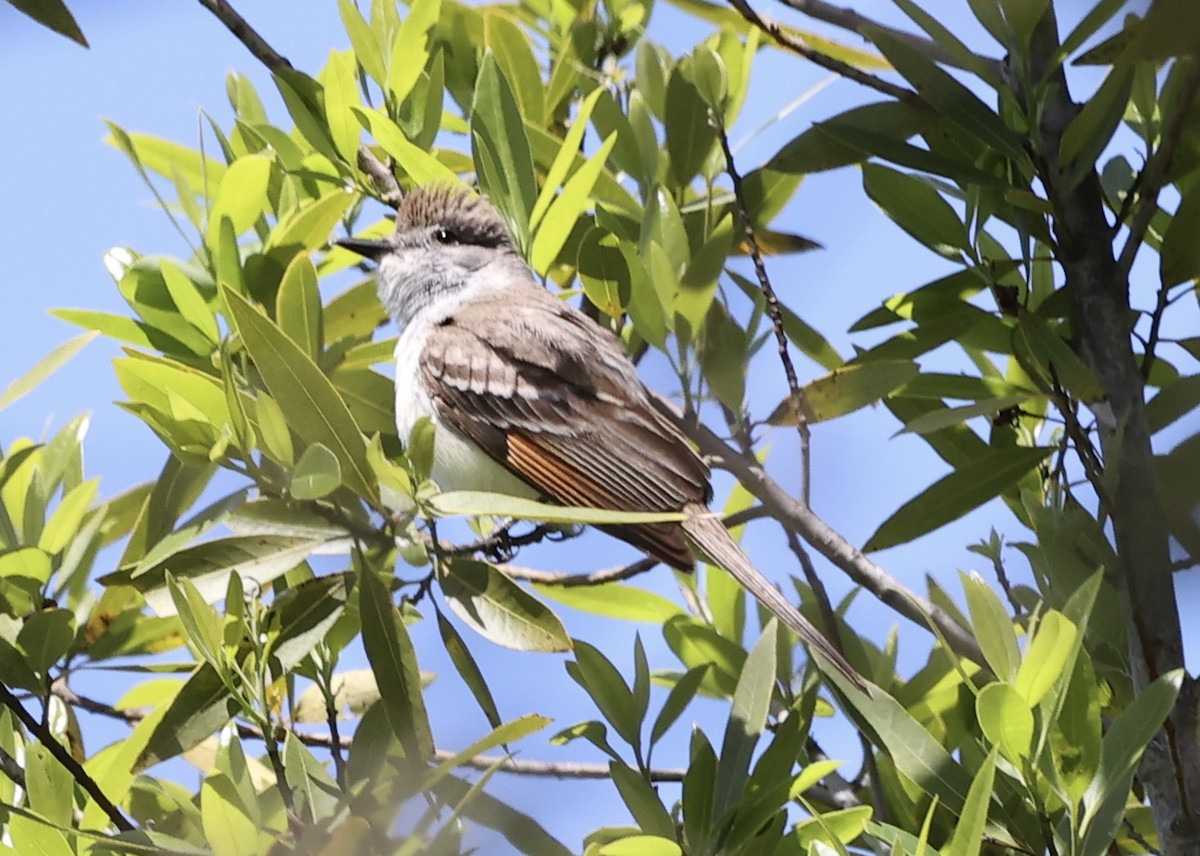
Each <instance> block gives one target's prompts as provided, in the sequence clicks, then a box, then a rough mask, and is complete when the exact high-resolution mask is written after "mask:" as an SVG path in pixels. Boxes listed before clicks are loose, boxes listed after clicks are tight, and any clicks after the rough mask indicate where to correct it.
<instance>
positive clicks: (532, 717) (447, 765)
mask: <svg viewBox="0 0 1200 856" xmlns="http://www.w3.org/2000/svg"><path fill="white" fill-rule="evenodd" d="M553 721H554V720H552V719H550V718H549V717H546V716H538V715H537V714H527V715H526V716H522V717H520V718H519V719H514V720H512V721H511V722H506V723H504V724H503V725H498V726H496V727H495V728H493V729H492V731H491V733H489V734H488V735H487V736H486V737H484V738H482V739H480V740H476V741H475V742H474V743H472V744H471V745H470V746H468V747H466V748H465V749H462V750H460V751H458V752H455V753H454V754H453V755H451V756H450V757H449V758H447V759H446V760H445V761H443V762H442V763H440V764H438V766H437V767H435V768H434V769H432V770H430V771H429V772H428V773H426V774H425V775H424V776H423V777H422V781H421V790H428V789H429V788H431V787H433V786H434V785H435V784H437V783H438V782H440V781H441V780H442V779H444V778H445V777H446V775H447V774H448V773H449V772H450V771H451V770H453V769H454V768H455V767H458V766H460V765H462V764H465V763H467V762H468V761H470V760H471V759H473V758H475V757H477V756H479V755H482V754H483V753H484V752H487V751H488V750H489V749H494V748H496V747H497V746H503V745H507V744H509V743H516V742H517V741H518V740H521V739H522V738H524V737H528V736H529V735H530V734H534V733H536V732H538V731H541V730H542V729H543V728H545V727H546V726H547V725H549V724H550V723H551V722H553Z"/></svg>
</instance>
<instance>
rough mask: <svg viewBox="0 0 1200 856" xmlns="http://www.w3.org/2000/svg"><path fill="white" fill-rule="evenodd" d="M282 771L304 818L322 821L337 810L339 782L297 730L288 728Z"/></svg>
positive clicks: (284, 744) (297, 808)
mask: <svg viewBox="0 0 1200 856" xmlns="http://www.w3.org/2000/svg"><path fill="white" fill-rule="evenodd" d="M283 771H284V776H285V777H286V779H287V783H288V786H289V787H291V789H292V795H293V798H294V800H295V803H296V812H297V814H299V815H300V816H301V817H303V818H305V820H308V819H309V818H311V819H312V820H322V819H325V818H327V817H329V816H330V815H332V814H333V813H334V811H336V810H337V808H338V798H337V796H336V795H335V794H336V793H337V787H338V785H337V782H335V781H334V779H333V777H332V776H331V775H329V772H328V771H327V770H326V769H325V765H324V764H322V763H321V762H320V761H319V760H317V757H316V756H315V755H313V753H312V752H310V751H309V750H308V748H307V747H306V746H305V745H304V744H303V743H301V742H300V738H299V737H298V736H297V735H296V733H295V732H294V731H288V732H287V736H286V737H284V740H283Z"/></svg>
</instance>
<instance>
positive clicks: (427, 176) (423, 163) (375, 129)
mask: <svg viewBox="0 0 1200 856" xmlns="http://www.w3.org/2000/svg"><path fill="white" fill-rule="evenodd" d="M351 109H352V110H353V111H354V114H355V115H356V116H358V119H359V121H360V122H362V123H363V125H365V126H366V128H367V129H368V130H369V131H370V132H371V136H373V137H374V138H375V139H376V141H377V142H378V143H379V145H380V147H381V148H382V149H383V150H384V152H385V153H387V155H388V156H389V157H390V158H391V159H392V160H394V161H395V162H396V166H398V167H400V170H401V171H402V172H403V173H404V174H405V175H407V176H408V177H409V178H411V179H412V181H413V183H414V184H419V185H425V184H444V185H447V186H450V187H462V186H463V183H462V180H461V179H460V178H459V177H458V174H457V173H456V172H455V171H454V170H452V169H450V167H448V166H446V165H445V164H443V163H442V162H441V161H440V160H438V159H437V158H436V157H434V156H433V155H431V154H430V153H429V152H427V151H425V150H424V149H422V148H420V147H418V146H416V145H414V144H413V143H411V142H409V140H408V137H406V136H405V135H404V132H403V131H402V130H400V126H399V125H397V124H396V123H395V122H393V121H392V120H391V119H389V118H388V117H387V116H386V115H384V114H383V113H381V112H380V111H378V110H370V109H366V108H360V107H354V108H351Z"/></svg>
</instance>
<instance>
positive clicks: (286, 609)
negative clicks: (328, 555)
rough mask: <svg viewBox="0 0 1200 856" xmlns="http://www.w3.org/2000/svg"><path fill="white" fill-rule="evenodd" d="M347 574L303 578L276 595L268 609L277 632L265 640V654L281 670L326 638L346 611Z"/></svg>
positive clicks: (291, 664) (289, 668) (292, 664)
mask: <svg viewBox="0 0 1200 856" xmlns="http://www.w3.org/2000/svg"><path fill="white" fill-rule="evenodd" d="M347 586H348V575H347V574H331V575H329V576H327V577H318V578H316V579H311V580H305V581H304V582H302V583H300V584H299V585H298V586H291V587H289V588H288V589H287V590H286V591H284V592H282V593H281V594H279V595H277V596H276V598H275V602H274V603H272V604H271V613H272V614H273V615H275V616H277V617H278V621H279V635H278V636H274V637H273V638H272V639H271V640H270V641H269V643H268V646H267V655H268V656H269V657H272V658H274V659H275V660H276V661H277V662H278V664H279V669H280V672H282V673H286V672H288V671H290V670H291V669H292V668H293V667H294V666H295V665H296V664H297V663H299V662H300V661H301V660H303V659H304V658H305V657H307V656H308V655H309V653H310V652H311V651H312V650H313V648H315V647H316V646H317V645H319V644H320V643H322V642H324V641H325V638H326V635H327V634H328V632H329V629H330V628H331V627H333V625H334V623H335V622H336V621H337V620H338V619H339V618H340V617H341V616H342V614H343V613H344V612H345V611H346V602H347V597H348V595H347Z"/></svg>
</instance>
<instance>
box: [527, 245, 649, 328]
mask: <svg viewBox="0 0 1200 856" xmlns="http://www.w3.org/2000/svg"><path fill="white" fill-rule="evenodd" d="M538 234H539V235H540V234H541V232H540V231H539V233H538ZM537 240H538V239H537V238H534V243H535V244H536V243H537ZM621 243H622V242H621V240H620V239H619V238H618V237H617V236H616V235H614V234H612V233H611V232H609V231H608V230H606V229H604V228H603V227H601V226H593V227H591V228H590V229H588V230H587V231H586V232H584V234H583V238H582V239H581V240H580V241H579V249H578V257H577V259H576V269H577V271H578V273H579V281H580V283H582V284H583V293H584V294H586V295H587V298H588V300H590V301H591V302H592V304H594V305H595V307H596V308H597V309H599V310H600V311H601V312H603V313H604V314H605V315H607V316H608V317H609V318H620V317H621V313H622V312H623V311H624V310H625V305H626V303H627V302H628V301H629V298H630V293H631V288H632V286H631V274H630V271H629V266H628V263H627V262H626V258H625V255H624V253H622V252H621ZM551 261H553V259H551ZM548 265H549V262H548V263H547V266H548ZM535 270H537V268H536V267H535Z"/></svg>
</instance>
